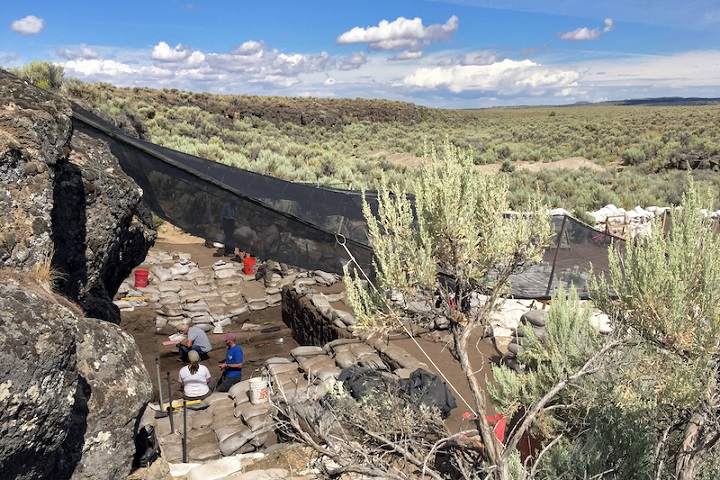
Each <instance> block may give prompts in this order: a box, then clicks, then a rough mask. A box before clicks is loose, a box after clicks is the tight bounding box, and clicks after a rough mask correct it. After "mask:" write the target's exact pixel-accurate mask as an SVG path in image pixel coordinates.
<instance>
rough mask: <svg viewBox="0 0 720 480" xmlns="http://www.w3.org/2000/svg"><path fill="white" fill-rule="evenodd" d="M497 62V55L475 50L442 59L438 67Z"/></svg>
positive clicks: (488, 51) (489, 51)
mask: <svg viewBox="0 0 720 480" xmlns="http://www.w3.org/2000/svg"><path fill="white" fill-rule="evenodd" d="M497 61H498V58H497V54H496V53H495V52H493V51H491V50H475V51H473V52H467V53H464V54H462V55H456V56H455V57H452V58H444V59H442V60H440V61H439V62H438V65H439V66H448V65H491V64H493V63H495V62H497Z"/></svg>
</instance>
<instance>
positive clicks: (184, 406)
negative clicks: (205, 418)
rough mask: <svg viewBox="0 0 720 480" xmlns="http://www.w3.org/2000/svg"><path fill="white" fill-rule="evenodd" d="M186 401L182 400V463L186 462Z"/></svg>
mask: <svg viewBox="0 0 720 480" xmlns="http://www.w3.org/2000/svg"><path fill="white" fill-rule="evenodd" d="M186 404H187V402H186V401H185V400H183V463H187V408H186Z"/></svg>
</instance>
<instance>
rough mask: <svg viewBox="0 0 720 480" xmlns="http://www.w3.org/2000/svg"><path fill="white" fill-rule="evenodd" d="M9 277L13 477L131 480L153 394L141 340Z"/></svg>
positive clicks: (1, 308)
mask: <svg viewBox="0 0 720 480" xmlns="http://www.w3.org/2000/svg"><path fill="white" fill-rule="evenodd" d="M9 272H10V270H9V269H6V270H5V271H4V272H2V276H0V407H1V408H0V471H1V472H3V473H2V476H3V478H15V479H26V478H27V479H29V478H57V479H70V478H72V479H91V478H92V479H95V478H107V479H124V478H126V477H127V475H128V474H129V473H130V470H131V467H132V458H133V455H134V453H135V444H134V440H133V437H134V426H135V424H136V422H137V419H138V418H139V417H140V415H141V413H142V411H143V409H144V407H145V405H146V404H147V402H148V401H149V400H150V395H151V392H152V385H151V383H150V380H149V376H148V373H147V371H146V369H145V367H144V365H143V363H142V359H141V358H140V354H139V352H138V350H137V347H136V345H135V342H134V340H133V339H132V337H131V336H130V335H128V334H127V333H125V332H123V331H121V330H120V329H119V327H117V326H116V325H113V324H111V323H109V322H100V321H97V320H94V319H88V318H85V317H83V316H81V315H82V314H81V312H80V311H79V310H77V309H76V310H75V311H73V309H72V305H71V304H69V303H68V302H67V301H66V300H64V299H63V298H59V297H57V296H55V295H53V294H51V293H48V292H47V291H46V290H44V289H43V287H42V286H41V285H38V284H37V283H36V282H35V281H34V279H33V278H32V277H30V276H29V275H24V274H17V273H9Z"/></svg>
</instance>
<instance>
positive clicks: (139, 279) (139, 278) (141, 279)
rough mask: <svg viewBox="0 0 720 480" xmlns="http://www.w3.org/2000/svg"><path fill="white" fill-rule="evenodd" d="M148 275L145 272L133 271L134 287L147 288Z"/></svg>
mask: <svg viewBox="0 0 720 480" xmlns="http://www.w3.org/2000/svg"><path fill="white" fill-rule="evenodd" d="M148 275H149V272H148V271H147V270H135V286H136V287H141V288H142V287H147V284H148Z"/></svg>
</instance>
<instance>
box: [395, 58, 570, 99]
mask: <svg viewBox="0 0 720 480" xmlns="http://www.w3.org/2000/svg"><path fill="white" fill-rule="evenodd" d="M579 78H580V73H578V72H577V71H573V70H568V69H560V68H552V67H543V66H542V65H539V64H537V63H535V62H532V61H530V60H522V61H515V60H509V59H505V60H503V61H501V62H496V63H493V64H491V65H457V66H454V67H450V68H444V67H435V68H420V69H418V70H416V71H415V72H414V73H413V74H411V75H408V76H406V77H405V78H404V79H403V81H402V85H404V86H406V87H415V88H421V89H440V88H442V89H447V90H449V91H451V92H453V93H462V92H467V91H479V92H494V93H496V94H498V95H518V94H521V93H522V94H532V95H538V94H545V93H548V92H549V91H557V92H561V91H562V89H564V88H566V87H571V86H574V85H576V82H577V81H578V79H579Z"/></svg>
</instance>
